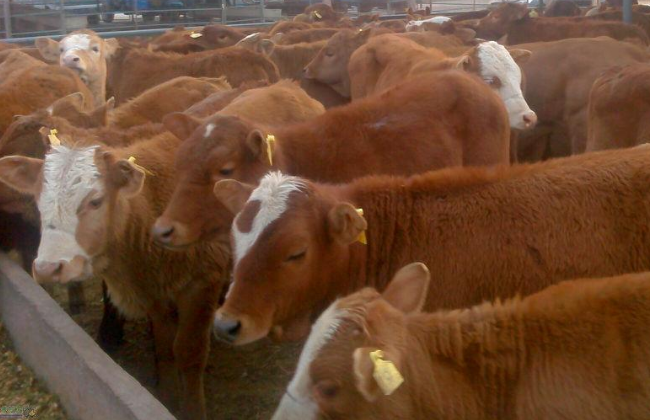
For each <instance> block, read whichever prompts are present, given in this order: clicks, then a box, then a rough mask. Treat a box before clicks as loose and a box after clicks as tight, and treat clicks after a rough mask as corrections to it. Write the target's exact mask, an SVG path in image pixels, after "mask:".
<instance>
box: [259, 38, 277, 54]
mask: <svg viewBox="0 0 650 420" xmlns="http://www.w3.org/2000/svg"><path fill="white" fill-rule="evenodd" d="M274 49H275V42H273V41H272V40H270V39H263V40H262V41H260V52H261V53H262V54H264V55H265V56H267V57H268V56H270V55H271V54H272V53H273V50H274Z"/></svg>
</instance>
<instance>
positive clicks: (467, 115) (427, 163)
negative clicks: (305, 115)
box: [160, 71, 509, 246]
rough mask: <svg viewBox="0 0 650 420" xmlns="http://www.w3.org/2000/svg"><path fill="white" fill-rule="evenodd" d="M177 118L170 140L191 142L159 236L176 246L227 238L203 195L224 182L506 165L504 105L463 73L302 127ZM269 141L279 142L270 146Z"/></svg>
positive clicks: (222, 215) (212, 203) (225, 225)
mask: <svg viewBox="0 0 650 420" xmlns="http://www.w3.org/2000/svg"><path fill="white" fill-rule="evenodd" d="M180 117H182V116H181V115H179V116H177V118H175V119H171V118H169V117H168V118H166V119H165V121H164V122H165V125H166V126H167V128H168V129H169V130H170V131H172V132H175V133H177V135H178V136H180V137H182V138H187V140H185V142H184V143H183V145H182V146H181V148H180V149H179V151H178V155H177V158H176V159H177V160H176V162H177V169H178V171H179V184H178V188H177V196H176V197H175V200H174V201H173V202H172V203H171V204H170V207H169V208H168V209H167V210H166V211H165V214H164V215H163V217H165V218H166V219H167V220H166V223H165V225H164V227H165V228H166V230H165V229H160V230H161V232H162V233H167V232H168V231H169V233H168V235H166V236H165V237H162V238H161V239H162V240H164V241H166V242H167V243H169V244H171V245H173V246H187V245H189V244H191V243H193V242H195V241H200V240H209V239H210V238H213V237H215V236H219V235H223V234H225V233H227V232H228V230H229V229H230V225H231V220H232V215H230V214H229V213H228V212H226V211H225V209H224V208H223V207H222V206H221V205H219V203H218V202H217V201H216V199H210V198H209V196H208V195H207V193H208V192H209V191H211V188H212V186H213V185H214V182H215V181H218V180H220V179H223V178H234V179H237V180H239V181H243V182H248V183H257V182H258V180H259V179H260V178H261V177H262V176H263V175H264V174H265V173H266V172H267V171H268V170H269V169H272V168H278V169H281V170H283V171H285V172H287V173H290V174H296V175H300V176H304V177H307V178H310V179H314V180H320V181H324V182H346V181H350V180H352V179H354V178H357V177H361V176H364V175H368V174H377V173H382V174H414V173H421V172H424V171H427V170H431V169H437V168H443V167H447V166H458V165H496V164H507V163H508V160H509V127H508V121H507V118H508V117H507V113H506V110H505V108H504V106H503V103H502V101H501V100H500V99H499V97H498V96H497V95H496V94H495V93H494V92H492V91H491V90H490V89H489V88H488V87H487V86H486V85H485V84H484V83H482V82H481V81H480V80H478V79H476V78H475V77H474V76H471V75H469V74H466V73H464V72H459V71H447V72H441V74H440V75H439V77H437V78H435V79H433V80H431V82H430V83H426V84H423V83H421V82H420V81H411V82H407V83H405V84H404V85H401V86H397V87H395V88H394V89H392V90H389V91H387V92H385V93H384V94H382V95H378V96H377V97H369V98H365V99H362V100H358V101H354V102H352V103H351V104H349V105H346V106H341V107H337V108H332V109H330V110H328V111H327V112H326V113H325V114H323V115H321V116H319V117H316V118H314V119H313V120H311V121H307V122H304V123H301V124H293V125H288V126H287V125H279V124H276V125H273V124H270V123H267V124H264V123H262V122H261V121H259V120H258V119H253V118H250V117H248V118H247V117H245V116H244V117H233V116H223V115H216V116H215V117H213V118H211V119H209V120H207V121H206V122H204V123H203V124H200V121H196V120H192V119H190V118H180ZM467 121H471V122H472V123H471V124H467ZM208 132H209V134H210V135H209V136H206V133H208ZM269 134H271V135H274V136H275V137H274V138H275V141H274V142H273V144H272V145H269V143H270V141H268V140H267V139H268V138H269V137H268V135H269ZM405 139H408V141H406V140H405ZM269 150H271V153H270V154H269ZM172 211H173V212H174V216H173V217H171V212H172ZM170 228H173V229H171V230H170Z"/></svg>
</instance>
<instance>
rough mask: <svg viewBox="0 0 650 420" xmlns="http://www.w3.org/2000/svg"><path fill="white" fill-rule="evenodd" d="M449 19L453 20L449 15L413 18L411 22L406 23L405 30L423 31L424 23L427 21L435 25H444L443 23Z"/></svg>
mask: <svg viewBox="0 0 650 420" xmlns="http://www.w3.org/2000/svg"><path fill="white" fill-rule="evenodd" d="M449 21H451V18H450V17H447V16H434V17H431V18H428V19H421V20H411V21H410V22H409V23H407V24H406V27H405V30H406V32H419V31H422V29H423V25H425V24H427V23H432V24H434V25H442V24H443V23H445V22H449Z"/></svg>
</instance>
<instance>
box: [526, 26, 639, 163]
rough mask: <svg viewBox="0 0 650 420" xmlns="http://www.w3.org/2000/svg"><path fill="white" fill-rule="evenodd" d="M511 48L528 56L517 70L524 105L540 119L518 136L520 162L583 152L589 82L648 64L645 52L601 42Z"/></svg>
mask: <svg viewBox="0 0 650 420" xmlns="http://www.w3.org/2000/svg"><path fill="white" fill-rule="evenodd" d="M516 47H517V48H522V49H526V50H529V51H532V53H533V54H532V55H531V57H530V59H529V60H528V61H527V62H526V63H524V64H522V66H521V67H522V70H523V71H524V74H525V76H526V101H527V102H528V104H529V105H530V107H531V108H532V109H533V110H534V111H535V112H536V113H537V117H538V119H539V121H538V124H537V127H536V128H535V129H533V130H531V131H529V132H526V133H520V136H519V151H520V153H519V160H521V161H536V160H541V159H546V158H550V157H558V156H567V155H570V154H575V153H582V152H584V150H585V147H586V141H587V113H588V112H587V111H588V102H589V91H590V89H591V86H592V85H593V83H594V80H596V79H597V78H598V77H599V76H600V75H601V74H602V73H603V72H604V71H605V70H607V69H608V68H610V67H612V66H616V65H620V66H625V65H629V64H635V63H640V62H646V61H648V60H649V59H650V54H648V52H647V51H645V50H644V49H642V48H639V47H637V46H636V45H632V44H630V43H627V42H620V41H615V40H613V39H610V38H606V37H601V38H597V39H587V38H576V39H565V40H561V41H553V42H539V43H534V44H522V45H517V46H516Z"/></svg>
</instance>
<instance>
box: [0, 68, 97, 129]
mask: <svg viewBox="0 0 650 420" xmlns="http://www.w3.org/2000/svg"><path fill="white" fill-rule="evenodd" d="M75 92H81V93H82V95H83V97H84V98H85V100H84V109H86V110H88V109H91V108H92V103H93V95H92V93H91V92H90V90H89V89H88V88H87V87H86V85H85V84H84V83H83V82H82V81H81V79H80V78H79V77H78V76H77V75H76V74H75V72H74V71H72V70H70V69H68V68H65V67H61V66H58V65H45V66H36V67H31V68H27V69H25V70H22V71H15V72H13V73H12V74H11V76H10V77H8V78H7V79H5V80H4V82H3V83H2V84H0V103H1V104H2V106H1V107H0V135H1V134H3V133H4V131H5V130H6V129H7V127H9V124H11V122H12V120H13V118H14V116H16V115H26V114H29V113H31V112H32V111H35V110H37V109H40V108H45V107H47V106H49V105H50V104H52V102H54V101H55V100H57V99H60V98H62V97H64V96H67V95H69V94H72V93H75Z"/></svg>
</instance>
